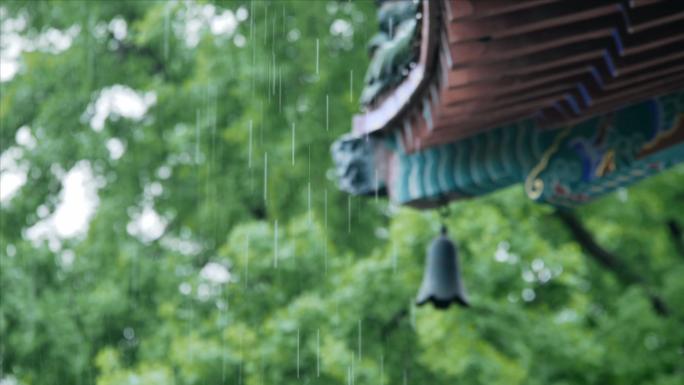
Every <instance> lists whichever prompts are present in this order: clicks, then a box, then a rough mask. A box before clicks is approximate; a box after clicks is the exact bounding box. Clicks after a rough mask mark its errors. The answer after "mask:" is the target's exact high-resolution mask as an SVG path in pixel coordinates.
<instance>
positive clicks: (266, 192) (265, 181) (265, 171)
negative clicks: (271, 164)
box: [264, 152, 268, 205]
mask: <svg viewBox="0 0 684 385" xmlns="http://www.w3.org/2000/svg"><path fill="white" fill-rule="evenodd" d="M267 203H268V153H267V152H264V205H266V204H267Z"/></svg>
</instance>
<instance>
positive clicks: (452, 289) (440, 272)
mask: <svg viewBox="0 0 684 385" xmlns="http://www.w3.org/2000/svg"><path fill="white" fill-rule="evenodd" d="M426 265H427V266H426V267H425V274H424V275H423V283H422V285H421V287H420V290H419V291H418V298H416V304H417V305H418V306H420V305H424V304H426V303H428V302H432V304H433V305H434V306H435V307H436V308H438V309H446V308H448V307H449V305H451V303H452V302H456V303H458V304H459V305H461V306H464V307H468V306H470V305H469V303H468V299H467V297H466V294H465V290H464V289H463V281H462V280H461V271H460V269H459V266H458V252H457V250H456V245H455V244H454V242H452V241H451V240H450V239H449V237H448V236H447V229H446V227H445V226H442V230H441V234H440V235H439V236H438V237H437V238H435V239H433V240H432V242H431V243H430V247H429V248H428V254H427V258H426Z"/></svg>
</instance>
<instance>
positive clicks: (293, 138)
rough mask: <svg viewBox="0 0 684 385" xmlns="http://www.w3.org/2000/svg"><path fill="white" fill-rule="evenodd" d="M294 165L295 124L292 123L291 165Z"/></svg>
mask: <svg viewBox="0 0 684 385" xmlns="http://www.w3.org/2000/svg"><path fill="white" fill-rule="evenodd" d="M294 164H295V124H294V122H293V123H292V165H293V166H294Z"/></svg>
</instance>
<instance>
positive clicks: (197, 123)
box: [195, 109, 200, 164]
mask: <svg viewBox="0 0 684 385" xmlns="http://www.w3.org/2000/svg"><path fill="white" fill-rule="evenodd" d="M195 117H196V119H195V163H196V164H199V163H200V160H199V153H200V149H199V148H200V110H199V109H197V111H196V114H195Z"/></svg>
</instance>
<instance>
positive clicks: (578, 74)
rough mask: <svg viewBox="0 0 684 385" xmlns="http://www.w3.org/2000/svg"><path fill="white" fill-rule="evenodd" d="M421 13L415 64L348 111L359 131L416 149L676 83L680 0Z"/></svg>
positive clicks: (573, 115)
mask: <svg viewBox="0 0 684 385" xmlns="http://www.w3.org/2000/svg"><path fill="white" fill-rule="evenodd" d="M421 12H422V14H423V15H425V17H424V18H423V25H422V28H421V31H422V34H421V36H420V39H421V46H422V47H421V55H420V58H417V59H418V66H417V68H416V69H414V70H413V71H412V72H411V73H410V74H409V75H408V76H407V78H406V80H405V81H404V83H403V84H399V85H398V86H397V87H395V88H394V89H393V90H392V91H389V92H388V95H386V96H385V97H384V98H383V100H382V102H379V103H378V104H377V105H372V106H370V108H369V110H368V112H367V113H366V114H364V115H361V116H358V117H357V118H356V119H355V121H354V126H355V127H354V131H355V132H356V133H357V134H361V133H370V132H376V131H386V130H395V129H398V130H401V132H402V137H403V141H404V142H405V143H404V145H405V148H406V149H407V150H408V151H415V150H417V149H421V148H425V147H430V146H434V145H438V144H442V143H447V142H453V141H455V140H458V139H462V138H465V137H468V136H472V135H474V134H477V133H481V132H483V131H487V130H490V129H492V128H496V127H500V126H502V125H504V124H507V123H511V122H514V121H521V120H527V119H531V120H532V121H533V122H534V124H535V125H536V126H537V127H539V128H545V127H559V126H565V125H569V124H572V123H576V122H578V121H581V120H584V119H587V118H589V117H592V116H596V115H598V114H604V113H608V112H611V111H614V110H616V109H618V108H620V107H622V106H624V105H628V104H630V103H634V102H637V101H641V100H645V99H647V98H650V97H653V96H656V95H661V94H664V93H667V92H671V91H674V90H678V89H682V88H684V64H682V63H684V1H677V0H661V1H658V0H641V1H639V0H632V1H581V2H576V1H558V0H531V1H526V2H512V1H504V0H501V1H475V0H441V1H424V2H423V4H422V9H421ZM419 71H422V72H420V73H418V72H419ZM392 93H394V95H393V94H392ZM380 112H381V113H380ZM374 113H375V116H373V114H374ZM378 117H382V119H378ZM373 119H375V120H373Z"/></svg>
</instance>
